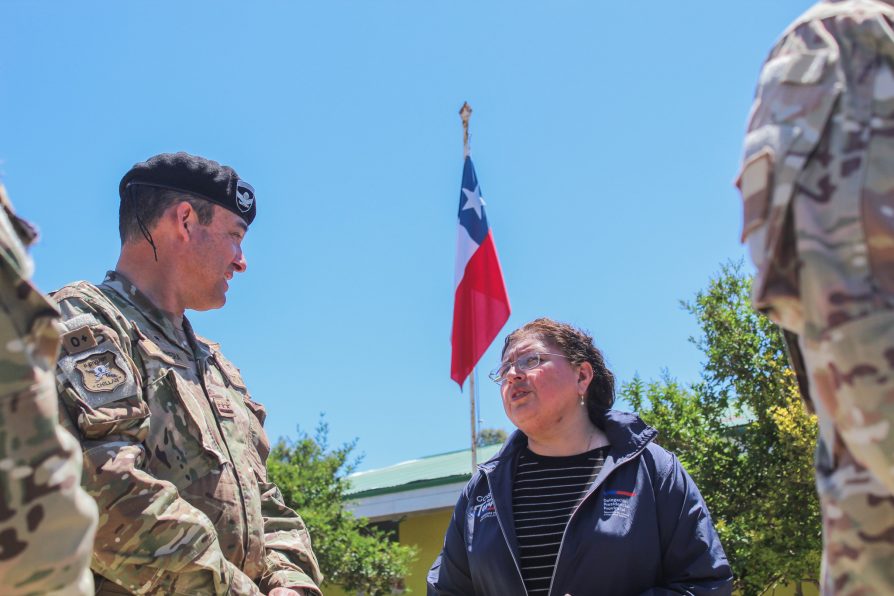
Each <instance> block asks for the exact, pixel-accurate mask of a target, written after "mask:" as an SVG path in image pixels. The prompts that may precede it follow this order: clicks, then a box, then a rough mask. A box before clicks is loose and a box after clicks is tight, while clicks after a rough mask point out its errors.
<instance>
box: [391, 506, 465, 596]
mask: <svg viewBox="0 0 894 596" xmlns="http://www.w3.org/2000/svg"><path fill="white" fill-rule="evenodd" d="M452 514H453V508H450V509H442V510H440V511H433V512H430V513H419V514H416V515H413V516H410V517H408V518H406V519H405V520H404V521H403V522H401V524H400V542H401V544H413V545H416V547H417V548H418V549H419V554H418V555H417V557H416V562H415V563H413V565H412V566H411V567H410V575H409V576H408V577H407V588H409V589H411V590H412V592H411V594H416V595H419V594H425V577H426V576H427V575H428V570H429V568H430V567H431V564H432V563H434V561H435V558H436V557H437V556H438V553H440V552H441V547H442V546H443V545H444V532H446V531H447V524H449V523H450V516H451V515H452Z"/></svg>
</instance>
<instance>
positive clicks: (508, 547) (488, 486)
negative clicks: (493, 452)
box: [484, 472, 565, 596]
mask: <svg viewBox="0 0 894 596" xmlns="http://www.w3.org/2000/svg"><path fill="white" fill-rule="evenodd" d="M484 477H485V478H486V479H487V490H488V491H489V492H490V494H491V495H493V494H494V490H493V487H491V485H490V477H489V476H488V474H487V472H485V473H484ZM493 501H494V510H496V509H497V500H496V499H493ZM497 525H499V526H500V531H501V532H502V533H503V542H505V543H506V548H507V549H509V556H511V557H512V562H513V563H515V570H516V571H518V579H520V580H521V585H522V589H524V591H525V596H528V586H526V585H525V576H523V575H522V572H521V565H519V564H518V560H517V559H516V558H515V553H514V552H512V547H511V546H510V545H509V534H507V533H506V528H504V527H503V520H502V519H501V518H500V513H499V511H498V512H497ZM564 537H565V536H564V535H563V536H562V538H564ZM559 548H560V550H561V546H559ZM557 560H558V558H557ZM553 574H555V570H553ZM550 588H552V581H550Z"/></svg>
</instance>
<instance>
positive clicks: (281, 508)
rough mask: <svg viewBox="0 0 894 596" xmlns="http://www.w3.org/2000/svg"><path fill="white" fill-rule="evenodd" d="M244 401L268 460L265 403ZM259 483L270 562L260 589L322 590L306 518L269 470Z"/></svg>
mask: <svg viewBox="0 0 894 596" xmlns="http://www.w3.org/2000/svg"><path fill="white" fill-rule="evenodd" d="M228 364H229V363H228ZM229 366H232V365H229ZM245 403H246V406H248V409H249V410H251V412H252V413H253V414H254V416H253V417H251V424H252V429H251V431H252V433H251V434H252V438H253V439H254V442H255V449H256V450H257V452H258V455H259V456H260V458H261V461H262V462H264V463H266V461H267V456H268V455H269V453H270V442H269V441H268V439H267V434H266V432H265V431H264V428H263V423H264V419H265V417H266V413H265V411H264V407H263V406H262V405H261V404H259V403H257V402H254V401H252V400H251V399H250V398H249V397H246V400H245ZM258 484H259V488H260V491H261V513H262V514H263V516H264V540H265V546H266V557H265V563H266V566H267V569H266V570H265V572H264V574H263V576H262V578H261V582H260V585H261V589H262V590H264V591H265V592H269V591H270V590H272V589H273V588H292V589H296V588H301V589H303V590H305V592H306V593H307V594H322V592H321V591H320V589H319V587H318V586H319V585H320V584H321V583H322V582H323V575H322V573H321V572H320V566H319V563H317V558H316V556H315V555H314V552H313V548H312V547H311V541H310V533H309V532H308V530H307V526H305V525H304V520H302V519H301V516H300V515H298V514H297V513H296V512H295V511H294V510H292V509H291V508H289V507H288V506H287V505H286V504H285V502H284V500H283V497H282V493H281V492H280V490H279V488H277V486H276V485H275V484H273V483H272V482H269V481H268V479H267V474H266V471H263V473H262V477H260V478H259V479H258Z"/></svg>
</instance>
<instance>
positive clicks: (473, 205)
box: [462, 186, 485, 219]
mask: <svg viewBox="0 0 894 596" xmlns="http://www.w3.org/2000/svg"><path fill="white" fill-rule="evenodd" d="M479 188H480V187H478V186H476V187H475V190H469V189H468V188H464V189H463V194H464V195H466V204H465V205H463V208H462V210H463V211H465V210H466V209H474V210H475V213H476V214H477V215H478V219H481V208H482V207H484V206H485V203H484V198H483V197H482V196H481V194H480V191H479V190H478V189H479Z"/></svg>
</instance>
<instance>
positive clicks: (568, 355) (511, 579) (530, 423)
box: [428, 319, 732, 596]
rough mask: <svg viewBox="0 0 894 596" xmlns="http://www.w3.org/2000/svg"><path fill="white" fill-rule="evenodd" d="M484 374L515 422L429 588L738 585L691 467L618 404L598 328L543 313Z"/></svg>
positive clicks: (477, 482)
mask: <svg viewBox="0 0 894 596" xmlns="http://www.w3.org/2000/svg"><path fill="white" fill-rule="evenodd" d="M490 376H491V379H493V380H494V381H495V382H496V383H498V384H499V385H500V393H501V394H502V399H503V408H504V409H505V410H506V415H507V416H508V417H509V419H510V420H511V421H512V422H513V424H515V426H517V427H518V430H517V431H516V432H514V433H513V434H512V435H511V436H510V437H509V440H508V441H507V442H506V444H505V445H504V446H503V448H502V449H501V450H500V452H499V453H498V454H497V455H495V456H494V457H493V458H492V459H491V460H490V461H488V462H486V463H484V464H482V465H481V466H479V470H478V472H477V473H476V474H475V475H474V476H473V477H472V479H471V481H470V482H469V484H468V485H467V486H466V488H465V490H464V491H463V494H462V495H461V496H460V499H459V502H458V503H457V505H456V509H455V511H454V514H453V519H452V520H451V522H450V526H449V527H448V529H447V535H446V537H445V540H444V548H443V550H442V551H441V555H440V556H439V557H438V559H437V560H436V561H435V563H434V565H433V566H432V569H431V571H430V572H429V575H428V593H429V594H443V595H457V596H458V595H463V596H471V595H474V596H485V595H492V596H506V595H516V594H520V595H521V594H529V595H531V596H536V595H557V596H562V595H568V594H570V595H573V596H587V595H598V594H606V595H611V596H623V595H625V594H643V593H652V594H662V593H663V594H670V593H682V594H707V593H712V594H714V593H717V594H730V593H731V592H732V574H731V572H730V567H729V564H728V563H727V560H726V555H725V554H724V552H723V548H722V547H721V545H720V541H719V539H718V538H717V533H716V532H715V530H714V526H713V525H712V523H711V517H710V514H709V513H708V509H707V507H706V506H705V502H704V500H703V499H702V497H701V495H700V494H699V492H698V489H697V488H696V486H695V484H694V483H693V481H692V478H690V477H689V475H688V474H687V473H686V471H685V470H684V469H683V468H682V466H681V465H680V462H679V461H678V460H677V458H676V457H674V455H673V454H671V453H669V452H667V451H665V450H664V449H662V448H661V447H659V446H658V445H656V444H655V442H654V439H655V437H656V435H657V431H656V430H655V429H653V428H651V427H649V426H647V425H646V424H645V423H643V422H642V420H640V419H639V418H638V417H637V416H634V415H633V414H627V413H623V412H620V411H617V410H612V409H610V408H611V406H612V404H613V402H614V376H613V375H612V373H611V371H609V370H608V368H606V366H605V361H604V359H603V357H602V354H601V352H600V351H599V350H598V349H596V347H595V346H594V345H593V339H592V337H590V336H589V335H587V334H586V333H584V332H583V331H581V330H579V329H576V328H574V327H572V326H570V325H566V324H563V323H557V322H555V321H552V320H550V319H537V320H535V321H533V322H531V323H528V324H527V325H525V326H523V327H521V328H520V329H517V330H516V331H513V332H512V333H511V334H509V336H508V337H507V338H506V341H505V344H504V346H503V357H502V363H501V364H500V366H499V367H497V368H496V369H495V370H494V371H493V372H492V373H491V374H490Z"/></svg>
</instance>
